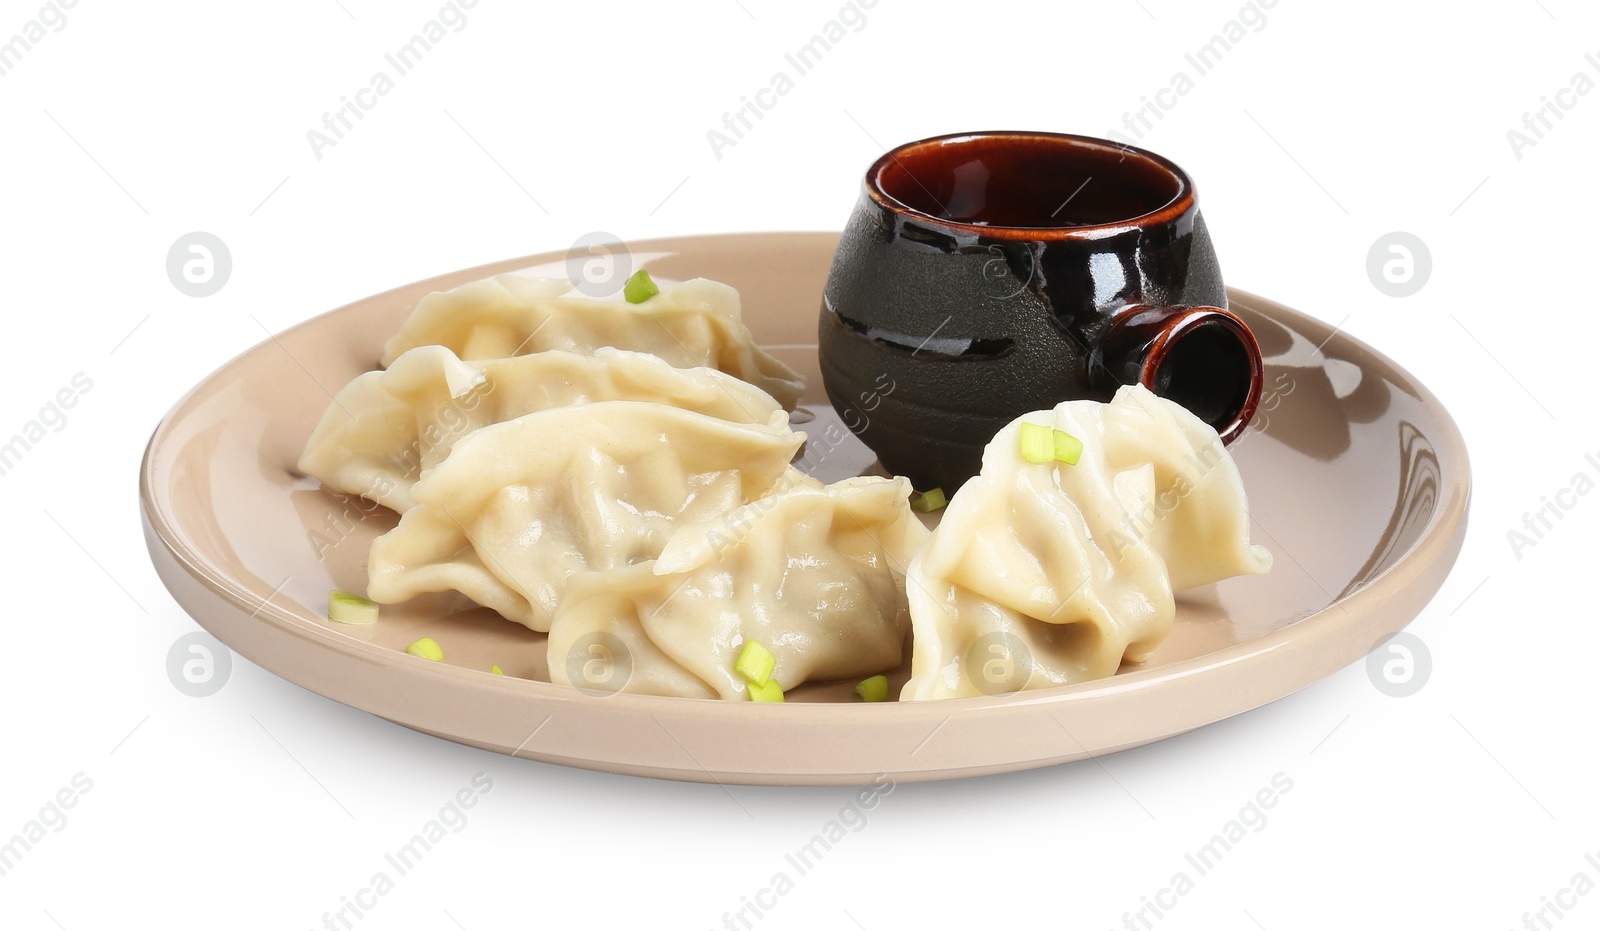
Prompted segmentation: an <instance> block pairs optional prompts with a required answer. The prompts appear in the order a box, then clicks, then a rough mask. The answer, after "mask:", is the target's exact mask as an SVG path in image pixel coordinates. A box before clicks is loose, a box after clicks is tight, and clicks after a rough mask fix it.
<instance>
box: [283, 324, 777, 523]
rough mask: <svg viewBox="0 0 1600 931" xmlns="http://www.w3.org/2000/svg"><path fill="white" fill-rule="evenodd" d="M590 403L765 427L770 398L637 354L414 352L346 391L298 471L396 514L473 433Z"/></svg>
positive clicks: (715, 375)
mask: <svg viewBox="0 0 1600 931" xmlns="http://www.w3.org/2000/svg"><path fill="white" fill-rule="evenodd" d="M593 401H653V402H656V403H660V404H666V405H669V406H671V407H677V408H682V409H684V410H690V411H695V412H697V413H701V414H705V415H707V416H709V417H716V418H718V419H721V420H728V421H732V422H735V423H758V424H765V423H768V422H771V421H772V419H773V416H774V415H775V414H776V415H778V416H779V417H780V418H781V416H782V415H781V414H779V411H781V410H782V408H780V407H779V406H778V402H777V401H775V400H774V399H773V398H772V396H771V395H768V394H767V393H766V392H764V391H762V390H761V389H759V388H757V387H755V386H754V385H750V384H747V383H745V382H742V381H740V380H739V379H737V378H734V377H733V376H731V375H726V374H724V373H722V372H719V371H716V370H715V369H708V368H673V367H672V366H671V365H668V364H667V363H666V361H665V360H663V359H660V358H658V357H656V356H653V355H648V354H646V353H640V352H626V351H623V350H619V349H611V348H605V347H602V348H600V349H596V350H595V352H594V354H593V355H579V354H577V353H571V352H561V351H550V352H541V353H536V354H534V355H529V356H517V357H515V358H510V359H488V360H482V361H474V362H464V361H462V360H461V359H459V358H457V357H456V355H455V353H453V352H451V351H450V350H449V349H446V348H445V347H443V346H419V347H417V348H416V349H412V350H410V351H408V352H406V353H403V354H402V355H401V356H400V357H399V358H398V359H395V360H394V362H393V363H392V364H391V365H390V366H389V368H388V369H387V370H386V371H377V372H367V373H366V374H364V375H360V376H357V377H356V379H355V380H354V381H352V382H350V384H349V385H347V386H345V388H344V390H342V391H340V392H339V394H338V396H337V397H336V398H334V401H333V403H332V404H330V405H328V410H327V412H326V413H324V414H323V415H322V421H321V422H320V423H319V424H317V428H316V430H315V431H313V432H312V434H311V440H310V442H308V443H307V444H306V449H305V452H304V453H303V454H302V455H301V457H300V471H302V472H305V473H306V474H307V475H311V476H314V477H316V478H317V479H318V480H320V481H321V482H322V484H323V485H325V486H327V487H328V488H330V489H332V490H334V491H338V492H342V493H344V494H350V495H360V496H362V497H365V498H369V499H371V500H373V501H376V502H378V503H379V504H383V505H385V506H387V507H390V508H393V509H394V510H396V511H400V512H402V513H403V512H405V511H406V510H408V509H410V507H411V506H412V504H413V501H412V497H411V486H412V485H413V484H414V483H415V482H416V480H417V478H418V476H419V475H421V474H422V473H423V472H425V471H426V470H428V469H431V468H433V467H434V466H435V465H437V464H438V463H439V461H440V460H442V459H443V458H444V457H445V456H447V455H449V453H450V449H451V447H452V446H454V445H455V443H456V441H458V440H460V439H461V438H462V437H464V436H466V435H467V434H468V433H470V432H471V431H473V430H475V429H477V428H478V427H481V426H485V425H487V424H493V423H500V422H501V421H505V420H510V419H512V418H514V417H520V416H522V415H524V414H531V413H533V412H535V411H541V410H547V409H549V408H553V407H562V406H565V405H569V404H582V403H588V402H593Z"/></svg>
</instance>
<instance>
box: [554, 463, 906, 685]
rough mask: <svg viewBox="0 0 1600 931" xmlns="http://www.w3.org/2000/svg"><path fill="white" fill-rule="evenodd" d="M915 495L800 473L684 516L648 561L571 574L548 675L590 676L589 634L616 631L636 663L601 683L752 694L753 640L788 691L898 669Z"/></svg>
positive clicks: (901, 482)
mask: <svg viewBox="0 0 1600 931" xmlns="http://www.w3.org/2000/svg"><path fill="white" fill-rule="evenodd" d="M910 493H911V484H910V482H908V481H907V480H906V479H904V478H895V479H883V478H856V479H847V480H846V481H843V482H838V483H836V484H833V485H828V486H822V485H820V484H818V483H817V482H815V481H814V480H810V479H802V480H800V481H797V482H795V483H794V484H793V486H792V487H789V488H788V489H787V490H785V491H782V492H779V493H777V494H774V495H772V496H770V497H767V498H763V499H761V500H759V501H755V502H753V503H751V504H748V505H745V506H744V507H742V508H740V509H738V510H736V511H733V512H732V513H730V514H727V515H726V516H724V517H723V518H722V519H720V520H716V521H712V522H709V523H701V524H694V525H688V526H680V527H678V528H677V529H676V530H675V531H674V532H673V534H672V537H671V539H670V540H669V541H668V543H667V545H666V547H665V549H664V550H663V552H662V553H661V557H660V558H659V559H657V560H655V561H654V562H653V563H644V564H641V565H638V566H633V567H631V568H628V569H623V570H620V571H615V572H598V573H590V574H586V575H584V576H582V577H579V578H575V579H574V580H573V581H572V584H571V586H570V588H569V589H568V591H567V596H566V600H565V601H564V602H563V603H562V605H561V607H560V608H559V609H558V610H557V611H556V614H555V619H554V621H553V623H552V625H551V628H550V641H549V646H548V649H549V660H550V678H551V681H552V682H557V683H562V684H566V685H578V686H584V685H585V682H583V681H573V678H574V674H575V673H576V674H577V675H578V676H580V677H581V676H582V675H583V669H584V663H585V659H586V657H587V656H588V654H589V652H590V650H591V647H592V645H594V644H596V643H601V642H610V643H616V642H618V641H620V643H621V644H622V647H623V649H624V650H625V651H626V655H627V659H628V673H627V675H626V676H625V677H623V679H622V681H616V682H614V683H608V686H609V688H608V689H607V690H619V691H627V692H639V693H644V694H652V695H675V696H681V697H691V698H705V697H710V698H719V697H720V698H724V699H732V700H744V699H745V698H746V697H747V695H746V692H745V680H744V678H743V676H741V675H740V674H739V673H738V672H736V671H735V670H734V661H735V660H736V659H737V658H738V656H739V651H740V649H741V648H742V646H743V645H744V642H745V641H746V640H755V641H757V642H758V643H760V644H761V645H762V646H764V647H766V648H767V649H768V650H770V651H771V652H772V654H773V656H774V657H776V659H777V667H776V669H775V670H774V672H773V677H774V678H775V679H776V680H777V682H778V684H779V686H780V687H781V688H783V689H785V690H788V689H791V688H794V687H795V686H797V685H799V684H801V683H802V682H807V681H812V680H828V679H859V678H862V677H865V676H870V675H874V674H877V673H881V672H888V671H890V670H893V669H895V668H896V667H898V666H899V665H900V662H901V659H902V655H901V651H902V647H903V644H904V641H905V634H906V630H907V626H908V624H909V616H908V613H907V608H906V603H905V567H906V564H907V561H908V560H909V559H910V557H911V554H912V553H914V552H915V551H916V549H917V548H918V547H919V546H921V544H922V543H923V542H924V541H925V540H926V538H927V536H928V531H927V529H926V528H924V527H923V526H922V524H921V522H919V521H918V520H917V519H916V516H915V515H914V514H912V512H911V509H910V507H909V505H908V497H909V495H910ZM600 638H605V640H604V641H602V640H601V639H600ZM610 638H615V639H614V640H612V639H610Z"/></svg>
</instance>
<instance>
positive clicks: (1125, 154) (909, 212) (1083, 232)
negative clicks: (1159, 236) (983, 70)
mask: <svg viewBox="0 0 1600 931" xmlns="http://www.w3.org/2000/svg"><path fill="white" fill-rule="evenodd" d="M973 139H1008V140H1012V141H1019V142H1020V141H1033V142H1038V141H1041V140H1043V141H1048V142H1052V143H1067V144H1068V145H1069V147H1073V148H1080V149H1084V150H1091V151H1098V152H1102V153H1105V152H1119V153H1121V159H1119V161H1120V160H1122V159H1132V160H1135V161H1139V162H1143V163H1144V164H1145V165H1147V166H1149V167H1152V168H1155V169H1157V170H1160V171H1163V172H1166V173H1167V174H1168V175H1170V176H1171V177H1172V178H1173V179H1174V180H1175V181H1176V182H1177V185H1178V190H1177V193H1176V194H1174V195H1173V196H1172V198H1171V199H1170V200H1168V201H1167V202H1166V203H1165V204H1162V205H1161V206H1159V207H1156V208H1155V209H1153V210H1150V211H1147V212H1145V213H1142V214H1139V215H1137V216H1132V217H1127V218H1125V219H1120V220H1113V221H1110V222H1107V223H1096V224H1074V225H1063V226H991V225H987V224H979V223H966V222H963V221H961V220H953V219H950V218H948V217H938V216H934V215H933V214H931V213H927V212H925V211H922V210H918V209H917V208H915V207H912V206H911V205H909V204H906V203H904V202H903V201H900V200H898V199H896V198H894V197H893V196H891V195H890V194H888V193H887V192H886V191H884V189H883V186H882V183H881V178H882V176H883V172H884V170H885V169H886V168H887V167H888V166H889V165H890V164H891V163H894V162H898V161H899V160H900V158H901V157H902V156H903V155H905V154H907V153H909V152H911V151H913V150H916V149H920V148H932V147H935V146H941V145H948V144H951V143H955V142H959V141H966V140H973ZM901 170H902V171H906V173H907V175H908V176H910V177H911V178H912V179H913V180H915V176H914V175H911V174H910V171H909V169H906V168H905V167H904V166H903V165H902V166H901ZM862 183H863V187H864V189H865V192H866V196H867V198H869V199H870V200H871V201H872V202H873V203H875V204H877V205H878V206H879V207H881V208H883V209H884V210H887V211H889V212H890V213H895V214H900V215H904V216H912V217H916V218H917V219H918V220H920V221H922V222H924V223H927V224H931V225H933V226H936V227H939V228H942V229H949V230H955V231H959V232H962V233H966V234H968V235H973V236H980V237H984V238H988V239H1005V240H1024V241H1038V240H1092V239H1104V238H1106V237H1107V236H1111V235H1115V234H1116V233H1120V232H1124V231H1126V230H1130V229H1139V228H1145V227H1150V226H1158V225H1162V224H1166V223H1171V222H1173V221H1175V220H1177V219H1178V218H1179V217H1181V216H1183V215H1184V214H1185V213H1187V212H1188V211H1189V210H1191V209H1192V208H1193V207H1194V203H1195V188H1194V181H1193V180H1191V179H1190V177H1189V175H1188V173H1187V172H1185V171H1184V170H1183V169H1182V168H1179V167H1178V165H1177V164H1176V163H1175V162H1173V161H1172V160H1171V159H1169V158H1166V157H1165V156H1162V155H1157V154H1156V153H1154V152H1151V151H1149V150H1148V149H1141V148H1139V147H1138V146H1132V145H1127V144H1125V143H1121V142H1116V141H1113V140H1110V139H1101V138H1098V137H1095V136H1082V135H1077V134H1075V133H1055V132H1044V131H1040V130H981V131H976V132H958V133H945V134H943V135H939V136H929V137H928V138H926V139H918V140H915V141H913V142H905V143H901V144H900V145H897V146H895V147H894V148H892V149H890V150H889V151H887V152H885V153H883V154H882V155H880V156H878V158H877V159H876V160H874V161H873V163H872V165H871V166H870V167H868V168H867V174H866V177H865V179H864V180H863V182H862ZM919 183H920V182H919Z"/></svg>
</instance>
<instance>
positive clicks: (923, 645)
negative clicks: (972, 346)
mask: <svg viewBox="0 0 1600 931" xmlns="http://www.w3.org/2000/svg"><path fill="white" fill-rule="evenodd" d="M1023 421H1027V422H1029V423H1035V424H1042V425H1048V426H1052V427H1054V428H1055V429H1059V430H1064V431H1066V432H1067V433H1070V434H1072V435H1073V436H1075V437H1077V438H1078V439H1080V440H1081V441H1082V442H1083V447H1084V448H1083V453H1082V456H1081V458H1080V459H1079V461H1078V463H1077V465H1065V464H1062V463H1051V464H1043V465H1036V464H1031V463H1028V462H1027V461H1025V460H1024V459H1023V458H1022V456H1021V452H1020V446H1019V443H1020V441H1019V436H1018V434H1019V431H1020V424H1021V423H1022V422H1023ZM1271 564H1272V559H1271V555H1270V554H1269V553H1268V552H1267V551H1266V550H1265V549H1263V548H1261V547H1259V546H1252V545H1251V544H1250V542H1249V511H1248V506H1247V504H1246V501H1245V494H1244V487H1243V484H1242V482H1241V480H1240V478H1239V472H1238V469H1237V468H1236V467H1235V466H1234V463H1233V460H1232V459H1231V458H1230V457H1229V456H1228V454H1227V452H1226V451H1225V450H1224V449H1223V447H1222V443H1221V441H1220V440H1218V438H1217V434H1216V431H1214V430H1213V429H1212V428H1211V427H1209V426H1207V425H1206V424H1205V423H1204V422H1203V421H1201V420H1200V419H1199V418H1197V417H1195V416H1194V415H1193V414H1191V413H1189V412H1188V411H1187V410H1185V409H1184V408H1183V407H1181V406H1180V405H1178V404H1175V403H1173V402H1171V401H1167V400H1165V399H1162V398H1158V397H1156V396H1155V395H1154V394H1152V393H1151V392H1149V391H1148V390H1146V389H1144V388H1142V387H1139V386H1130V387H1125V388H1123V389H1121V390H1120V391H1118V392H1117V395H1116V397H1115V398H1114V399H1113V400H1112V401H1111V402H1110V403H1109V404H1101V403H1099V402H1095V401H1068V402H1065V403H1063V404H1060V405H1058V406H1057V407H1056V408H1055V410H1054V411H1038V412H1035V413H1032V414H1026V415H1024V416H1022V417H1020V418H1018V419H1017V420H1015V421H1013V422H1012V423H1011V424H1009V425H1008V426H1006V427H1005V428H1004V429H1002V430H1001V431H1000V432H999V433H998V434H996V435H995V438H994V440H993V441H992V442H990V444H989V445H988V447H987V448H986V449H985V450H984V454H983V468H982V470H981V471H980V472H979V474H978V476H977V477H976V478H973V479H972V480H970V481H968V482H967V484H966V485H964V486H962V488H961V490H960V491H959V492H957V493H956V495H955V497H954V498H953V499H952V500H951V502H950V504H949V505H948V506H947V507H946V508H945V513H944V516H943V520H942V521H941V522H940V524H939V527H938V529H936V530H935V531H934V533H933V536H932V538H931V539H930V540H929V542H928V544H927V546H926V547H925V548H924V549H923V550H922V552H921V553H919V554H918V556H917V557H916V558H915V559H914V560H913V561H912V563H911V567H910V570H909V580H908V583H907V597H908V598H909V599H910V604H911V618H912V629H913V651H912V666H911V672H912V675H911V680H910V681H909V682H907V683H906V686H905V688H904V689H903V690H902V692H901V696H900V697H901V699H902V700H907V699H931V698H956V697H961V696H969V695H980V694H986V693H991V694H992V693H995V692H1002V691H1015V690H1017V689H1021V688H1043V687H1046V686H1052V685H1067V684H1070V683H1074V682H1082V681H1085V680H1089V679H1095V678H1100V677H1103V676H1109V675H1111V674H1113V673H1115V672H1116V671H1117V668H1118V666H1119V665H1120V664H1121V663H1122V661H1123V660H1124V659H1127V660H1130V661H1138V660H1142V659H1143V658H1144V657H1145V656H1147V655H1148V654H1149V653H1150V651H1152V650H1154V649H1155V647H1156V646H1157V645H1158V644H1160V642H1161V641H1162V640H1163V639H1164V638H1165V637H1166V636H1167V633H1168V632H1169V631H1170V630H1171V627H1172V622H1173V617H1174V614H1175V605H1174V601H1173V591H1174V590H1175V589H1177V590H1181V589H1183V588H1188V587H1192V586H1195V585H1204V584H1208V583H1211V582H1216V581H1219V580H1221V579H1224V578H1227V577H1229V576H1234V575H1242V574H1248V573H1259V572H1265V571H1267V570H1268V569H1269V568H1270V567H1271Z"/></svg>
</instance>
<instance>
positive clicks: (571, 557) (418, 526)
mask: <svg viewBox="0 0 1600 931" xmlns="http://www.w3.org/2000/svg"><path fill="white" fill-rule="evenodd" d="M804 441H805V434H803V433H795V432H793V431H791V430H790V429H789V428H788V424H787V422H777V421H775V422H773V423H770V424H736V423H730V422H729V421H726V420H719V419H717V418H715V417H708V416H706V415H704V414H698V413H695V412H693V411H685V410H679V409H677V408H673V407H667V406H665V405H661V404H650V403H645V402H639V401H599V402H596V403H593V404H584V405H578V406H575V407H558V408H553V409H551V410H547V411H540V412H538V413H534V414H527V415H524V416H522V417H518V418H516V419H514V420H508V421H506V422H504V423H498V424H492V425H490V426H486V427H481V428H479V429H477V430H474V431H472V432H471V433H469V434H468V435H467V436H465V437H464V438H462V439H461V440H460V441H459V442H457V443H456V445H455V448H454V449H453V450H451V452H450V455H449V456H447V457H446V458H445V459H444V460H443V461H442V462H440V463H439V464H438V465H436V466H434V468H433V469H431V470H429V472H428V474H427V475H425V476H423V477H422V479H421V480H420V481H418V482H417V483H416V485H414V486H413V487H412V496H413V497H414V498H415V499H416V504H415V505H414V506H413V507H411V508H410V509H409V510H407V511H406V512H405V514H404V515H403V516H402V517H401V519H400V523H399V525H398V526H396V527H395V528H394V529H393V530H391V531H389V532H388V533H386V534H384V535H383V536H381V537H379V538H377V539H376V540H374V541H373V543H372V550H371V553H370V555H369V559H368V567H367V568H368V580H367V595H368V597H369V598H371V599H372V600H373V601H377V602H382V603H385V604H392V603H395V602H400V601H405V600H407V599H409V598H412V597H415V596H417V595H420V594H424V593H427V592H442V591H450V590H454V591H458V592H461V593H462V594H464V595H466V596H467V597H468V598H471V599H472V600H473V601H475V602H477V603H478V604H480V605H483V606H484V607H486V608H492V609H494V610H495V611H498V612H500V614H502V615H503V616H505V617H506V618H507V619H509V620H512V621H516V622H517V623H519V624H523V625H525V626H527V627H529V628H532V629H533V630H538V631H546V630H549V629H550V617H551V614H552V612H554V610H555V608H556V606H557V604H559V603H560V601H561V595H562V593H563V592H564V591H565V590H566V586H567V581H568V579H569V578H570V577H571V576H572V575H573V574H574V573H578V572H583V571H588V570H600V569H617V568H622V567H625V566H629V565H634V564H637V563H640V562H643V561H646V560H651V559H654V558H656V557H657V556H658V555H660V553H661V550H662V548H663V547H665V546H666V544H667V539H668V537H669V536H670V535H671V533H672V530H673V529H674V528H675V527H676V526H677V525H679V524H686V523H697V522H701V521H707V520H714V519H716V518H718V517H721V516H722V515H724V514H726V513H728V512H729V511H732V510H734V509H735V508H738V507H741V506H743V505H745V504H748V503H750V502H751V501H754V500H756V499H757V498H760V497H762V496H763V495H765V494H767V493H768V492H769V491H771V490H772V489H773V488H774V487H776V486H777V485H778V484H779V482H780V480H781V479H783V477H784V476H785V475H786V474H787V473H788V470H789V460H790V459H792V458H793V457H794V454H795V452H796V450H798V449H799V447H800V445H801V444H802V443H803V442H804Z"/></svg>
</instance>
